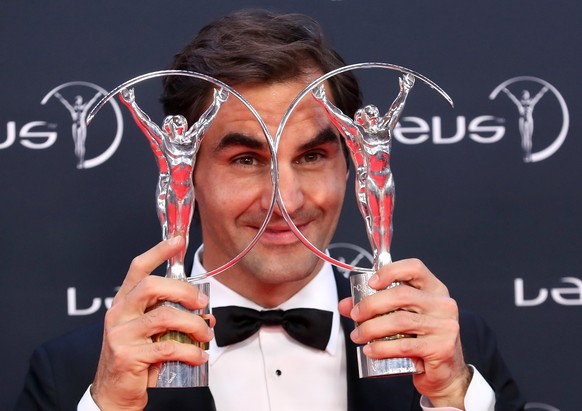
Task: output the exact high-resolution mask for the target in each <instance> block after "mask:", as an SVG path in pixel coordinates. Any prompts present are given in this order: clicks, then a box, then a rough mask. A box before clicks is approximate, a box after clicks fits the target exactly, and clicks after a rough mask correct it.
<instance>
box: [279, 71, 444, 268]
mask: <svg viewBox="0 0 582 411" xmlns="http://www.w3.org/2000/svg"><path fill="white" fill-rule="evenodd" d="M373 68H380V69H388V70H392V71H398V72H401V73H404V74H408V75H412V76H413V77H415V78H417V79H419V80H421V81H422V82H424V83H426V84H427V85H428V86H429V87H430V88H432V89H434V90H435V91H436V92H438V93H439V94H440V95H441V96H442V97H443V98H444V99H445V100H446V101H447V102H448V103H449V104H450V105H451V107H453V106H454V105H453V100H452V99H451V97H450V96H449V95H448V94H447V93H446V92H445V91H444V90H443V89H442V88H441V87H440V86H438V85H437V84H436V83H435V82H434V81H432V80H430V79H429V78H427V77H426V76H424V75H422V74H420V73H418V72H416V71H414V70H411V69H408V68H406V67H402V66H398V65H394V64H389V63H377V62H368V63H356V64H351V65H348V66H344V67H340V68H337V69H335V70H332V71H330V72H328V73H326V74H324V75H322V76H320V77H319V78H317V79H316V80H314V81H313V82H312V83H311V84H309V85H308V86H307V87H305V88H304V89H303V90H302V91H301V92H300V93H299V94H298V95H297V97H295V99H294V100H293V102H292V103H291V105H290V106H289V108H288V109H287V111H286V112H285V114H284V116H283V118H282V119H281V121H280V123H279V126H278V128H277V132H276V134H275V139H274V145H275V150H277V148H278V146H279V141H280V139H281V136H282V134H283V130H284V129H285V126H286V124H287V121H288V120H289V117H290V116H291V114H292V113H293V111H294V110H295V108H296V107H297V105H298V104H299V103H300V102H301V101H302V100H303V98H304V97H305V96H306V95H307V94H308V93H310V92H312V91H313V90H314V89H315V88H316V87H317V86H318V85H320V84H322V83H323V82H324V81H326V80H328V79H329V78H331V77H333V76H335V75H337V74H340V73H344V72H347V71H353V70H359V69H373ZM276 177H277V179H278V175H277V176H276ZM275 194H276V201H277V205H278V207H279V209H280V212H281V214H282V216H283V218H284V219H285V221H286V222H287V224H288V226H289V228H290V229H291V231H292V232H293V233H294V234H295V236H296V237H297V238H298V239H299V240H300V241H301V242H302V243H303V244H304V245H305V246H306V247H307V248H308V249H309V250H310V251H311V252H312V253H314V254H315V255H317V256H318V257H319V258H321V259H322V260H324V261H327V262H329V263H330V264H332V265H334V266H336V267H339V268H341V269H344V270H348V271H353V272H360V273H368V274H369V273H372V272H373V271H374V269H372V268H364V267H358V266H353V265H350V264H346V263H344V262H342V261H339V260H337V259H335V258H333V257H331V256H329V255H327V254H326V253H325V252H323V251H322V250H320V249H319V248H317V247H316V246H315V245H313V243H311V242H310V241H309V240H308V239H307V238H306V237H305V236H304V235H303V233H302V232H301V231H300V230H299V229H298V228H297V226H296V225H295V223H294V222H293V220H292V219H291V216H290V215H289V213H288V211H287V209H286V207H285V203H284V201H283V198H282V196H281V193H280V192H279V190H276V192H275Z"/></svg>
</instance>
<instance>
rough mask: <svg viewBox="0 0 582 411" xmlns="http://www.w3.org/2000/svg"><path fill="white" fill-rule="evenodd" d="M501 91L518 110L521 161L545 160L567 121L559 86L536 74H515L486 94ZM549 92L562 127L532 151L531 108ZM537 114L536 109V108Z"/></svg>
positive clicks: (559, 143)
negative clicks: (555, 102)
mask: <svg viewBox="0 0 582 411" xmlns="http://www.w3.org/2000/svg"><path fill="white" fill-rule="evenodd" d="M501 93H503V95H504V96H506V97H507V98H508V99H509V100H510V101H511V102H512V103H513V104H514V105H515V107H516V109H517V113H518V125H519V134H520V135H521V148H522V150H523V161H524V162H526V163H534V162H537V161H542V160H545V159H546V158H548V157H550V156H551V155H553V154H554V153H555V152H556V151H558V149H559V148H560V147H561V146H562V144H563V143H564V140H565V139H566V135H567V134H568V127H569V125H570V115H569V113H568V106H567V105H566V101H565V100H564V98H563V97H562V95H561V94H560V93H559V92H558V90H557V89H556V88H555V87H554V86H552V85H551V84H550V83H548V82H547V81H545V80H542V79H540V78H537V77H529V76H521V77H514V78H511V79H509V80H506V81H504V82H503V83H501V84H500V85H498V86H497V87H496V88H495V89H494V90H493V91H492V92H491V94H490V95H489V99H490V100H495V99H496V98H497V96H499V95H501ZM548 94H550V95H553V97H554V98H555V99H556V100H557V101H558V104H559V106H560V110H561V114H562V127H561V128H560V130H559V132H558V135H557V136H556V137H555V138H554V139H553V140H552V142H551V143H550V144H549V145H546V146H545V147H544V148H542V149H538V150H537V151H534V148H533V147H534V141H535V139H536V137H537V134H535V133H534V130H535V128H534V125H535V116H534V110H535V108H536V106H537V105H538V103H539V102H540V100H541V99H542V98H548V97H547V96H548ZM535 113H536V114H537V113H538V112H537V111H535Z"/></svg>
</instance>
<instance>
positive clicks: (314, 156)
mask: <svg viewBox="0 0 582 411" xmlns="http://www.w3.org/2000/svg"><path fill="white" fill-rule="evenodd" d="M322 158H323V154H321V153H319V152H311V153H306V154H305V155H304V156H303V161H305V162H306V163H313V162H315V161H319V160H321V159H322Z"/></svg>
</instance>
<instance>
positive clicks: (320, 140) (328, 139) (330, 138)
mask: <svg viewBox="0 0 582 411" xmlns="http://www.w3.org/2000/svg"><path fill="white" fill-rule="evenodd" d="M329 143H335V144H339V138H338V135H337V134H336V133H335V132H334V129H332V128H331V127H327V128H324V129H323V130H321V131H320V132H319V133H317V135H316V136H315V137H313V138H312V139H311V140H309V141H308V142H306V143H304V144H302V145H301V147H300V149H301V150H302V151H307V150H311V149H312V148H315V147H319V146H321V145H324V144H329Z"/></svg>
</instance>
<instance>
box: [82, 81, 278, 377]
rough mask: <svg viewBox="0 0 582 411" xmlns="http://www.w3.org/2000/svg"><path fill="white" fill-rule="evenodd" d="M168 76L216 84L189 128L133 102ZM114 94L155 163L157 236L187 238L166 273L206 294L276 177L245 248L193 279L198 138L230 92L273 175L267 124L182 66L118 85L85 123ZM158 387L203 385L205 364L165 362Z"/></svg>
mask: <svg viewBox="0 0 582 411" xmlns="http://www.w3.org/2000/svg"><path fill="white" fill-rule="evenodd" d="M169 75H175V76H187V77H193V78H197V79H201V80H205V81H208V82H210V83H212V84H213V85H214V86H216V88H214V91H213V99H212V103H211V104H210V105H209V107H208V108H207V109H206V111H205V112H204V113H203V114H202V115H201V116H200V118H199V119H198V121H196V122H195V123H194V124H193V125H192V126H190V127H189V126H188V122H187V121H186V118H184V117H183V116H182V115H169V116H167V117H166V118H165V119H164V121H163V125H162V126H161V127H160V126H158V125H157V124H156V123H155V122H154V121H152V120H151V119H150V117H149V116H148V115H147V114H146V113H145V112H144V111H143V110H142V109H141V108H140V107H139V105H138V104H137V102H136V99H135V91H134V89H133V88H132V87H131V86H133V85H135V84H137V83H140V82H142V81H145V80H148V79H151V78H154V77H162V76H169ZM117 94H119V98H120V100H121V102H122V103H123V104H125V106H126V107H127V108H128V109H129V110H130V112H131V114H132V116H133V118H134V120H135V122H136V124H137V125H138V127H139V128H140V129H141V130H142V132H143V133H144V134H145V136H146V137H147V139H148V141H149V143H150V146H151V148H152V151H153V153H154V155H155V158H156V163H157V166H158V169H159V177H158V183H157V187H156V210H157V214H158V219H159V221H160V225H161V228H162V237H163V239H164V240H166V239H170V238H173V237H176V236H182V237H184V239H185V240H186V241H185V243H184V247H183V249H182V250H181V252H180V253H179V254H178V255H177V256H176V257H174V258H171V259H170V260H169V261H168V263H167V269H166V277H167V278H172V279H175V280H178V281H188V282H190V283H192V284H193V285H194V286H196V287H197V288H198V289H199V290H200V291H202V292H203V293H205V294H206V295H208V296H209V293H210V287H209V283H200V282H199V281H200V280H203V279H204V278H208V277H210V276H212V275H215V274H218V273H220V272H222V271H224V270H226V269H228V268H230V267H231V266H232V265H234V264H236V262H238V261H239V260H240V259H241V258H242V257H244V255H246V253H247V252H248V251H250V249H251V248H252V247H253V246H254V245H255V244H256V242H257V241H258V239H259V237H260V236H261V234H262V233H263V232H264V230H265V228H266V226H267V223H268V221H269V219H270V217H271V215H272V213H273V209H274V207H275V204H276V197H275V192H276V191H277V187H276V184H277V183H276V180H277V179H276V178H275V177H273V178H272V181H273V183H274V188H273V197H272V200H271V206H270V208H269V210H268V212H267V215H266V217H265V220H264V222H263V224H262V226H261V227H260V228H259V230H258V232H257V234H256V235H255V237H254V238H253V239H252V240H251V242H250V243H249V244H248V245H247V247H245V249H244V250H242V251H241V252H240V254H239V255H237V256H236V257H234V258H233V259H232V260H230V261H229V262H227V263H226V264H224V265H222V266H221V267H218V268H216V269H214V270H212V271H209V272H206V273H204V274H201V275H199V276H197V277H188V276H187V275H186V272H185V271H184V257H185V255H186V249H187V247H188V238H189V231H190V222H191V220H192V216H193V213H194V206H195V196H194V185H193V179H192V173H193V170H194V166H195V164H196V154H197V152H198V149H199V148H200V143H201V142H202V139H203V137H204V133H205V132H206V130H207V129H208V127H210V125H211V124H212V122H213V121H214V119H215V117H216V115H217V114H218V112H219V110H220V107H221V105H222V104H223V103H224V102H225V101H227V99H228V98H229V95H234V96H235V97H236V98H238V99H239V100H240V101H241V102H242V103H243V104H244V105H245V106H246V107H247V108H248V109H249V110H250V111H251V112H252V113H253V114H254V116H255V118H256V119H257V121H258V122H259V124H260V125H261V128H262V129H263V133H264V134H265V138H266V140H267V143H268V147H269V149H270V150H271V154H272V156H271V157H272V160H271V173H272V175H275V174H276V173H277V163H276V161H277V160H276V156H275V155H274V152H275V150H274V146H273V144H272V139H271V137H270V135H269V132H268V130H267V127H266V125H265V123H264V122H263V121H262V119H261V118H260V117H259V116H258V114H257V113H256V111H255V110H254V108H253V107H252V106H251V105H250V104H249V103H248V102H247V101H246V100H245V99H244V98H243V97H242V96H241V95H240V94H238V93H237V92H236V91H235V90H234V89H232V88H231V87H229V86H228V85H226V84H224V83H222V82H220V81H219V80H216V79H214V78H212V77H209V76H206V75H203V74H200V73H195V72H190V71H182V70H164V71H159V72H153V73H148V74H144V75H142V76H139V77H136V78H134V79H131V80H129V81H127V82H125V83H123V84H122V85H120V86H118V87H116V88H115V89H114V90H112V91H111V92H109V93H108V94H107V95H106V96H105V97H104V98H103V99H102V100H101V101H100V102H99V103H98V104H97V105H96V106H95V108H94V109H93V111H92V112H91V113H90V114H89V116H88V117H87V123H88V124H89V123H90V122H91V120H92V119H93V118H94V116H95V115H96V114H97V112H98V111H99V110H100V108H101V107H103V105H104V104H105V103H106V102H107V101H108V100H109V99H110V98H112V97H113V96H115V95H117ZM162 304H163V305H167V306H172V307H174V308H177V309H180V310H185V311H190V312H192V313H194V314H198V315H200V316H202V317H203V318H205V317H206V316H208V314H209V309H208V307H206V309H204V310H187V309H186V308H184V307H183V306H181V305H180V304H177V303H174V302H171V301H166V302H164V303H162ZM154 340H155V341H163V340H174V341H178V342H181V343H187V344H194V345H197V346H198V347H200V348H201V349H204V350H206V349H208V343H202V342H199V341H194V340H192V339H191V338H190V337H189V336H188V335H186V334H183V333H181V332H178V331H168V332H166V333H164V334H162V335H158V336H155V337H154ZM157 386H158V387H203V386H208V362H206V363H204V364H202V365H199V366H193V365H190V364H186V363H183V362H180V361H169V362H165V363H163V364H162V367H161V369H160V373H159V375H158V381H157Z"/></svg>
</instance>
